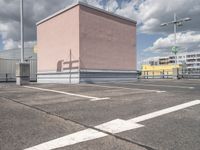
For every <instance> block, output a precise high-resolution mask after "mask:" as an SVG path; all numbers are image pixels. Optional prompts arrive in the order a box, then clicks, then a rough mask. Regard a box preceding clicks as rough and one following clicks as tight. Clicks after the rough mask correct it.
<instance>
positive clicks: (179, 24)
mask: <svg viewBox="0 0 200 150" xmlns="http://www.w3.org/2000/svg"><path fill="white" fill-rule="evenodd" d="M190 20H191V18H188V17H187V18H181V19H177V15H176V13H174V20H173V21H170V22H165V23H162V24H161V27H164V26H168V25H170V24H173V25H174V46H173V48H172V52H173V53H174V54H175V64H177V58H176V54H177V52H178V50H177V42H176V40H177V39H176V32H177V26H182V25H183V22H185V21H190Z"/></svg>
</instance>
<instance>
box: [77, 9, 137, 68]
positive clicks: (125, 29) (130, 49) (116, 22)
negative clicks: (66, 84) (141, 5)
mask: <svg viewBox="0 0 200 150" xmlns="http://www.w3.org/2000/svg"><path fill="white" fill-rule="evenodd" d="M135 35H136V27H135V23H131V22H129V21H126V20H123V19H119V18H116V17H113V16H111V15H108V14H105V13H103V12H99V11H96V10H93V9H90V8H86V7H84V6H80V59H81V67H80V68H81V69H109V70H136V49H135V48H136V37H135Z"/></svg>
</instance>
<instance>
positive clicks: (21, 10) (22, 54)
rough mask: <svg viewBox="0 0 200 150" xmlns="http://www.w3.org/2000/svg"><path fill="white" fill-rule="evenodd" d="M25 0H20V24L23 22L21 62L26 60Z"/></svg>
mask: <svg viewBox="0 0 200 150" xmlns="http://www.w3.org/2000/svg"><path fill="white" fill-rule="evenodd" d="M23 5H24V4H23V0H20V24H21V63H23V62H24V14H23V9H24V8H23Z"/></svg>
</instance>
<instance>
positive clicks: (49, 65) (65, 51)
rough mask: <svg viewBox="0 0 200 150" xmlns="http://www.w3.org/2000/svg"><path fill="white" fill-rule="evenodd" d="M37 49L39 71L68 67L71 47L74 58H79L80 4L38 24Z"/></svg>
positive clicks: (53, 70)
mask: <svg viewBox="0 0 200 150" xmlns="http://www.w3.org/2000/svg"><path fill="white" fill-rule="evenodd" d="M37 49H38V72H51V71H52V72H55V71H57V70H61V71H62V70H63V68H68V65H67V64H65V63H64V62H67V61H69V52H70V49H71V51H72V60H78V59H79V6H77V7H73V8H72V9H70V10H68V11H67V12H64V13H62V14H60V15H58V16H56V17H54V18H53V19H50V20H47V21H45V22H43V23H41V24H39V25H38V26H37ZM74 65H75V66H78V63H76V64H74ZM58 72H59V71H58Z"/></svg>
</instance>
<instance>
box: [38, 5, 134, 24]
mask: <svg viewBox="0 0 200 150" xmlns="http://www.w3.org/2000/svg"><path fill="white" fill-rule="evenodd" d="M78 5H81V6H85V7H88V8H91V9H95V10H96V11H100V12H102V13H105V14H108V15H111V16H114V17H117V18H120V19H123V20H126V21H129V22H132V23H135V24H137V22H136V21H135V20H133V19H130V18H127V17H123V16H121V15H118V14H114V13H112V12H108V11H105V10H103V9H100V8H98V7H95V6H92V5H89V4H87V3H83V2H78V3H75V4H72V5H70V6H68V7H66V8H64V9H62V10H60V11H57V12H56V13H54V14H52V15H50V16H48V17H47V18H44V19H42V20H41V21H39V22H37V23H36V25H40V24H42V23H44V22H46V21H48V20H50V19H52V18H54V17H55V16H58V15H60V14H62V13H63V12H65V11H68V10H70V9H72V8H74V7H76V6H78Z"/></svg>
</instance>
